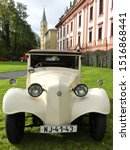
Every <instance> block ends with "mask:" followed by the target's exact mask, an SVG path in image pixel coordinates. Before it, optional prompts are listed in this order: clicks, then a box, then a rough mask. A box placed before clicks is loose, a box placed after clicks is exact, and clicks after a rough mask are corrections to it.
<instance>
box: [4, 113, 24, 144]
mask: <svg viewBox="0 0 130 150" xmlns="http://www.w3.org/2000/svg"><path fill="white" fill-rule="evenodd" d="M5 126H6V134H7V137H8V140H9V141H10V143H12V144H16V143H18V142H19V141H20V140H21V139H22V137H23V135H24V127H25V113H16V114H11V115H6V123H5Z"/></svg>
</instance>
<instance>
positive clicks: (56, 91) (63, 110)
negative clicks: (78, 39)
mask: <svg viewBox="0 0 130 150" xmlns="http://www.w3.org/2000/svg"><path fill="white" fill-rule="evenodd" d="M47 54H49V55H54V52H53V54H51V53H47ZM47 54H43V53H42V52H40V53H39V52H37V53H36V52H35V53H33V52H32V53H31V52H30V53H29V59H28V69H29V68H30V67H31V55H47ZM56 54H58V53H56ZM58 55H66V56H68V59H69V55H75V53H74V54H73V53H59V54H58ZM76 56H78V58H79V59H78V61H79V63H78V64H79V68H78V69H72V68H65V67H39V68H34V70H33V72H31V71H30V72H29V71H28V73H27V85H26V89H21V88H11V89H9V90H8V91H7V92H6V94H5V96H4V99H3V111H4V113H6V114H15V113H18V112H29V113H31V114H34V115H36V116H37V117H39V118H40V119H41V120H42V121H43V122H44V124H46V125H69V124H71V122H72V121H73V120H75V119H76V118H78V117H80V116H82V115H84V114H86V113H90V112H97V113H101V114H109V112H110V102H109V98H108V95H107V93H106V91H105V90H104V89H102V88H100V87H98V88H92V89H89V90H88V93H87V94H86V95H85V96H84V97H78V96H76V95H75V93H74V91H73V89H74V88H75V86H76V85H77V84H80V74H81V70H80V66H81V56H80V54H76ZM86 78H87V77H86ZM33 83H38V84H40V85H41V86H42V87H43V88H44V89H45V91H43V93H42V94H41V95H40V96H39V97H32V96H30V95H29V93H28V87H29V86H30V85H31V84H33Z"/></svg>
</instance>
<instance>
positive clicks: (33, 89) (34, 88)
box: [28, 83, 44, 97]
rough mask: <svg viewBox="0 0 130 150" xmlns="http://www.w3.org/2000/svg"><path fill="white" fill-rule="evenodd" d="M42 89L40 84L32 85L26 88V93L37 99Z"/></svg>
mask: <svg viewBox="0 0 130 150" xmlns="http://www.w3.org/2000/svg"><path fill="white" fill-rule="evenodd" d="M43 91H44V90H43V88H42V87H41V85H40V84H37V83H34V84H32V85H31V86H30V87H29V88H28V93H29V94H30V95H31V96H32V97H38V96H40V95H41V94H42V92H43Z"/></svg>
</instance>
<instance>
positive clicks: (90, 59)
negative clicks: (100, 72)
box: [82, 49, 113, 68]
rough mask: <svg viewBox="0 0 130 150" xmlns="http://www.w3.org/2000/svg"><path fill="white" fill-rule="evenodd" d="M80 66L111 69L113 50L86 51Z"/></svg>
mask: <svg viewBox="0 0 130 150" xmlns="http://www.w3.org/2000/svg"><path fill="white" fill-rule="evenodd" d="M82 64H83V65H87V66H96V67H103V68H113V49H110V50H108V51H101V50H97V51H94V52H91V51H87V52H86V53H85V54H84V58H83V59H82Z"/></svg>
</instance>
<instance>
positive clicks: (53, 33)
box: [40, 9, 57, 49]
mask: <svg viewBox="0 0 130 150" xmlns="http://www.w3.org/2000/svg"><path fill="white" fill-rule="evenodd" d="M56 43H57V30H56V29H49V30H48V22H47V19H46V13H45V9H44V10H43V16H42V20H41V23H40V47H41V49H56V48H57V44H56Z"/></svg>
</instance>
